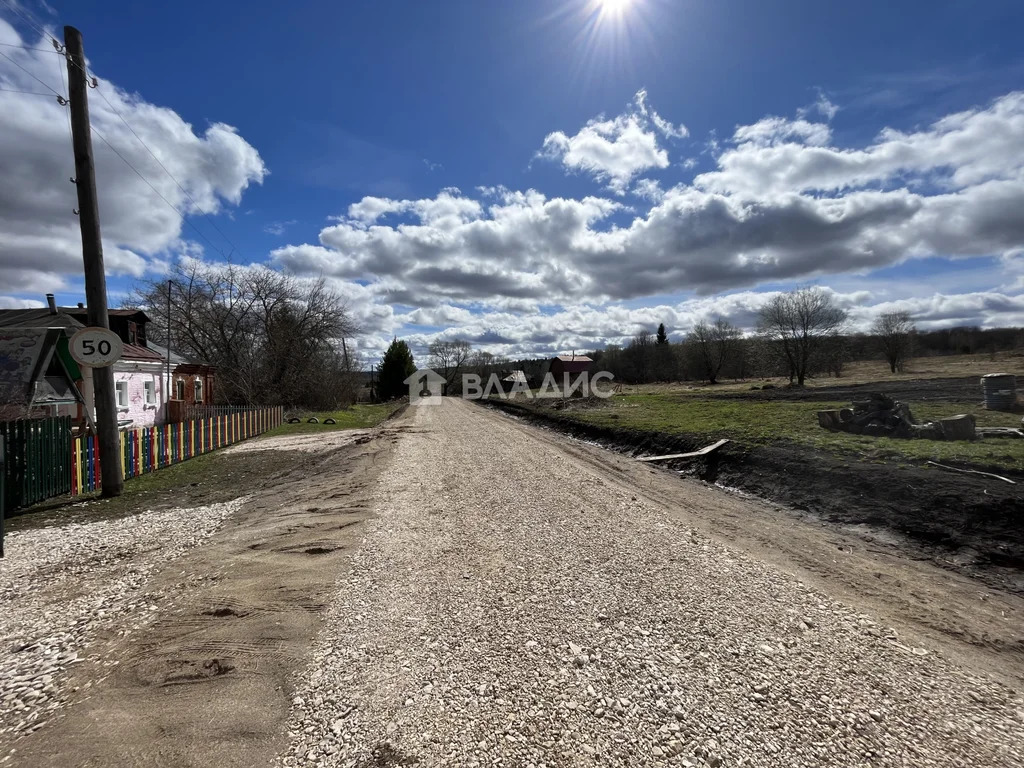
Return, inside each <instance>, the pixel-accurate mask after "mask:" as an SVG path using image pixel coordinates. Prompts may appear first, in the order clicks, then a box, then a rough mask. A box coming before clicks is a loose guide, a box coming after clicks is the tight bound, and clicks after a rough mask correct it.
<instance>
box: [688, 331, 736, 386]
mask: <svg viewBox="0 0 1024 768" xmlns="http://www.w3.org/2000/svg"><path fill="white" fill-rule="evenodd" d="M689 342H690V345H691V347H692V349H693V353H694V355H695V356H696V357H697V358H698V360H699V362H700V366H701V368H702V369H703V371H704V375H705V376H706V378H707V380H708V383H710V384H717V383H718V375H719V373H721V371H722V366H723V365H725V364H726V363H727V362H729V361H731V360H733V359H734V358H736V357H738V356H739V354H740V353H741V351H742V350H741V349H740V345H741V343H742V332H741V331H740V329H739V328H737V327H736V326H735V325H733V324H732V323H730V322H729V321H728V320H726V319H725V318H723V317H719V318H718V319H717V320H715V322H714V324H713V325H709V324H708V323H707V322H706V321H704V320H701V321H700V322H699V323H697V325H695V326H694V328H693V330H692V331H691V332H690V338H689Z"/></svg>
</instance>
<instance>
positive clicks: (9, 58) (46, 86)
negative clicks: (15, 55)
mask: <svg viewBox="0 0 1024 768" xmlns="http://www.w3.org/2000/svg"><path fill="white" fill-rule="evenodd" d="M0 56H3V57H4V58H5V59H7V60H8V61H9V62H11V64H13V65H14V66H16V67H17V68H18V69H20V70H21V71H22V72H24V73H25V74H26V75H28V76H29V77H31V78H32V79H33V80H35V81H36V82H37V83H39V84H40V85H41V86H43V87H44V88H46V89H47V90H49V91H50V93H52V94H53V95H54V96H60V97H61V98H62V99H63V98H64V96H63V95H62V94H60V93H58V92H57V91H55V90H54V89H53V88H52V87H50V85H49V84H48V83H44V82H43V81H42V80H40V79H39V78H38V77H36V76H35V75H34V74H32V73H31V72H29V71H28V70H27V69H25V68H24V67H23V66H21V64H19V63H18V62H16V61H15V60H14V59H12V58H11V57H10V56H8V55H7V54H6V53H4V52H3V51H0Z"/></svg>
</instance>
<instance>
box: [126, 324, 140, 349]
mask: <svg viewBox="0 0 1024 768" xmlns="http://www.w3.org/2000/svg"><path fill="white" fill-rule="evenodd" d="M137 340H138V326H137V325H136V324H135V323H133V322H132V321H131V320H129V321H128V343H129V344H134V343H135V342H136V341H137Z"/></svg>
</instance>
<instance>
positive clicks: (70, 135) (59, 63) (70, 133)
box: [57, 51, 75, 147]
mask: <svg viewBox="0 0 1024 768" xmlns="http://www.w3.org/2000/svg"><path fill="white" fill-rule="evenodd" d="M58 53H60V52H59V51H58ZM66 60H67V56H64V55H61V56H60V57H59V58H58V59H57V74H59V75H60V88H61V90H62V91H64V93H66V94H67V98H68V103H70V101H71V89H70V88H69V87H68V84H67V82H65V80H64V64H65V62H66ZM61 106H64V105H61ZM64 113H65V114H66V115H67V116H68V141H69V142H70V143H71V146H72V147H74V146H75V132H74V130H72V128H71V110H70V109H66V110H64Z"/></svg>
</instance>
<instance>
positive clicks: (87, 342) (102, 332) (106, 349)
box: [70, 328, 124, 368]
mask: <svg viewBox="0 0 1024 768" xmlns="http://www.w3.org/2000/svg"><path fill="white" fill-rule="evenodd" d="M70 347H71V356H72V357H73V358H74V359H75V362H77V363H78V364H80V365H87V366H89V367H90V368H106V367H107V366H108V365H113V364H114V363H115V362H116V361H117V360H119V359H120V358H121V355H123V354H124V343H123V342H122V341H121V338H120V337H119V336H118V335H117V334H116V333H114V332H113V331H109V330H107V329H106V328H82V329H81V330H80V331H78V332H77V333H75V335H74V336H72V337H71V343H70Z"/></svg>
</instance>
